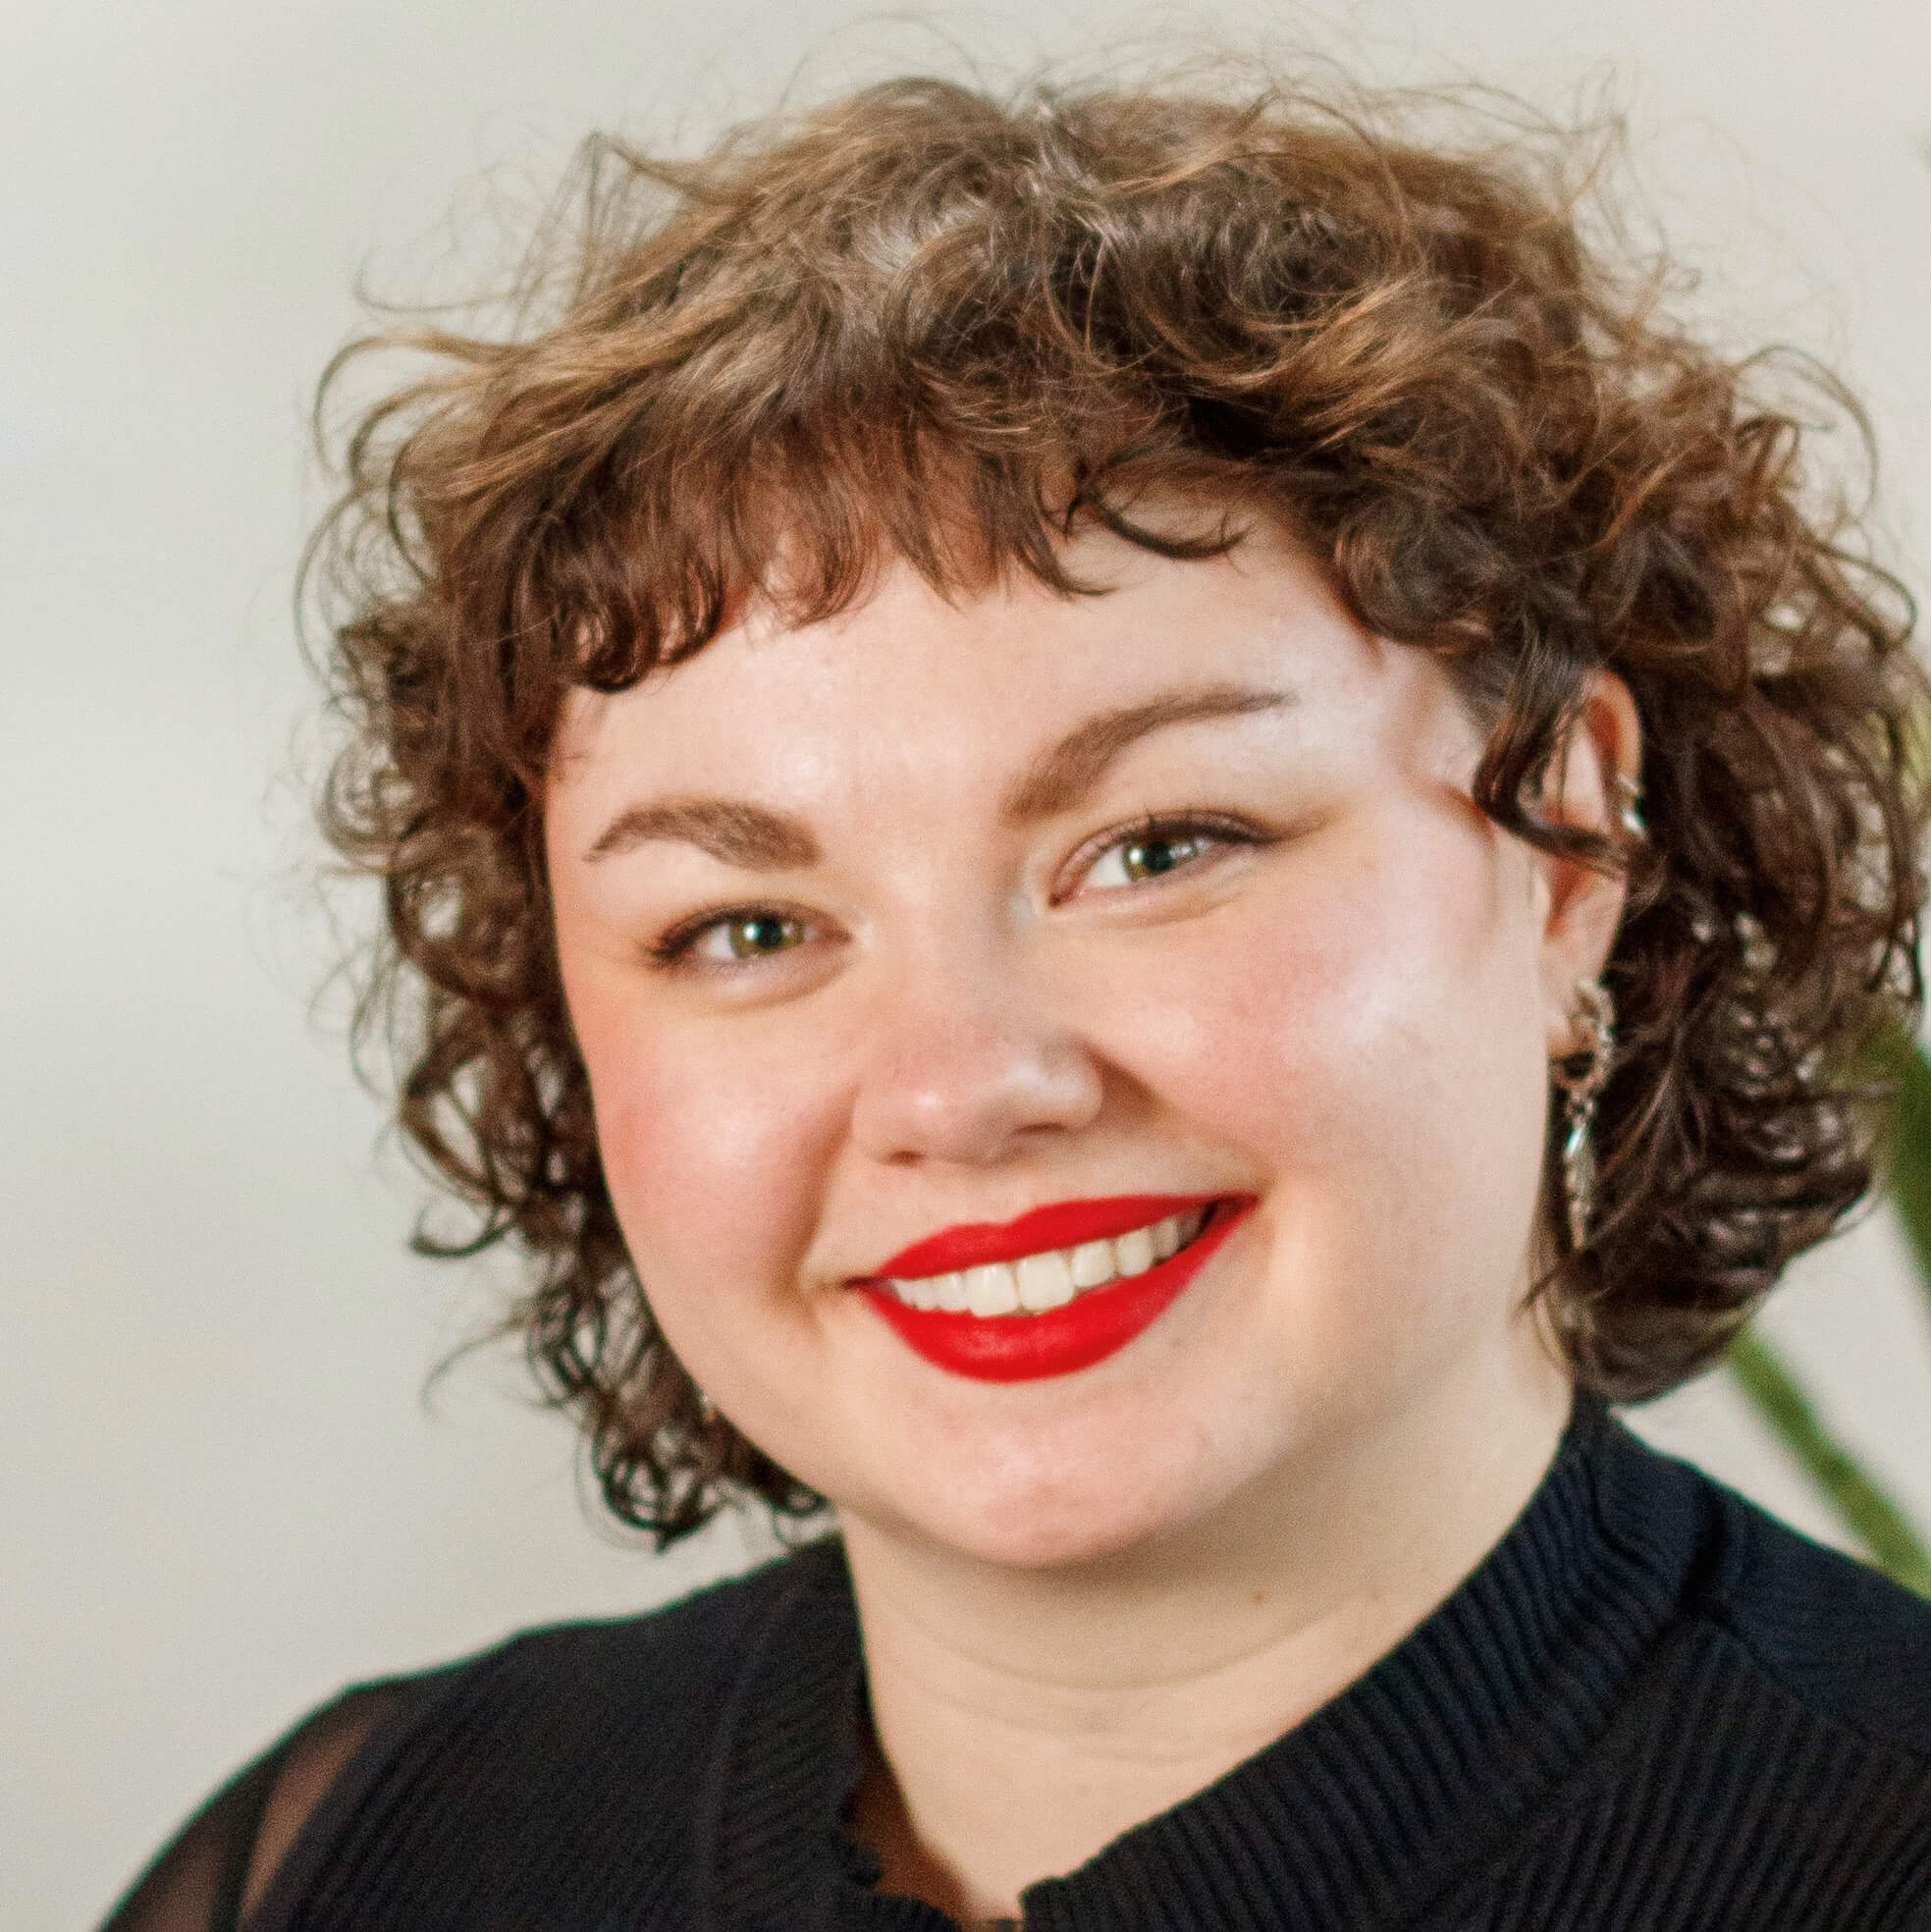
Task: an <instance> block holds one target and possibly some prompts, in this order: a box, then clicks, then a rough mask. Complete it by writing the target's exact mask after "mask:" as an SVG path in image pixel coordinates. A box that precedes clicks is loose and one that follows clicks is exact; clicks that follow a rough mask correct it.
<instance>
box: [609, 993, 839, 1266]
mask: <svg viewBox="0 0 1931 1932" xmlns="http://www.w3.org/2000/svg"><path fill="white" fill-rule="evenodd" d="M578 1037H579V1039H580V1041H581V1043H582V1046H583V1050H584V1055H585V1058H586V1060H587V1062H588V1064H589V1066H590V1071H591V1086H592V1091H593V1093H594V1095H595V1099H596V1113H597V1137H598V1144H599V1146H600V1148H601V1150H602V1153H603V1159H604V1170H605V1173H606V1175H607V1176H608V1179H609V1183H610V1188H611V1195H612V1199H613V1201H614V1202H615V1204H616V1206H617V1218H618V1221H619V1223H620V1224H621V1226H622V1228H623V1232H624V1238H625V1241H626V1243H627V1244H628V1246H629V1248H630V1251H631V1254H632V1257H633V1259H634V1260H635V1261H636V1263H637V1267H638V1271H639V1272H640V1274H642V1276H643V1277H644V1279H645V1281H646V1283H648V1284H651V1285H652V1286H653V1291H654V1292H655V1293H656V1294H658V1295H659V1296H660V1297H662V1296H665V1295H669V1294H671V1293H675V1292H677V1291H678V1289H679V1287H680V1285H681V1284H684V1283H687V1282H689V1283H698V1284H702V1286H703V1288H704V1290H705V1292H707V1293H709V1292H713V1291H715V1288H716V1285H717V1284H718V1283H720V1282H722V1281H731V1282H735V1283H740V1284H744V1285H746V1286H750V1285H752V1284H763V1283H783V1282H788V1281H789V1280H790V1278H791V1276H792V1272H793V1270H794V1267H795V1260H796V1255H797V1252H798V1250H799V1249H800V1248H801V1247H802V1245H803V1244H804V1242H805V1241H806V1240H807V1239H808V1238H809V1231H810V1225H811V1212H810V1200H811V1187H812V1185H813V1183H812V1178H811V1177H812V1171H813V1147H814V1141H813V1137H812V1136H811V1135H810V1134H809V1133H808V1132H803V1131H801V1125H802V1123H803V1121H804V1120H805V1119H806V1118H808V1116H809V1107H808V1105H807V1104H806V1102H805V1097H803V1096H801V1095H800V1094H798V1093H797V1092H796V1091H795V1083H794V1082H790V1081H786V1080H785V1079H784V1078H783V1077H782V1073H781V1070H780V1069H781V1062H780V1063H779V1065H778V1066H776V1067H775V1066H773V1065H771V1064H769V1063H767V1061H766V1060H765V1058H764V1056H761V1055H759V1054H757V1053H755V1052H740V1051H736V1050H733V1049H732V1048H731V1047H729V1046H725V1047H720V1045H719V1043H718V1042H717V1040H716V1039H715V1037H713V1036H712V1035H710V1034H709V1033H708V1031H706V1030H704V1029H699V1030H697V1031H696V1032H695V1033H688V1032H686V1031H685V1030H683V1029H680V1028H677V1027H674V1026H649V1027H647V1026H643V1025H640V1024H636V1023H634V1022H632V1023H631V1024H629V1025H627V1026H626V1025H623V1024H621V1023H620V1022H618V1023H616V1024H612V1025H609V1026H605V1027H599V1026H597V1025H595V1024H594V1023H587V1022H586V1021H580V1022H579V1032H578Z"/></svg>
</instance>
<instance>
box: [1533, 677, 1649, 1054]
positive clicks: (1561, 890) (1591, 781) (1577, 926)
mask: <svg viewBox="0 0 1931 1932" xmlns="http://www.w3.org/2000/svg"><path fill="white" fill-rule="evenodd" d="M1619 777H1621V778H1624V779H1626V780H1627V781H1628V784H1629V785H1634V786H1636V787H1638V788H1639V787H1640V784H1641V780H1642V725H1641V721H1640V720H1639V719H1638V717H1637V715H1636V700H1635V699H1634V698H1633V697H1631V695H1630V688H1629V686H1628V685H1627V684H1625V683H1624V682H1623V680H1622V679H1621V678H1620V677H1618V676H1617V675H1616V674H1615V672H1614V671H1595V672H1593V673H1592V674H1591V675H1590V678H1589V681H1588V682H1587V684H1586V685H1584V686H1583V692H1582V704H1581V705H1580V706H1579V707H1578V708H1577V710H1576V713H1575V715H1574V717H1573V719H1572V721H1571V724H1570V726H1569V730H1568V732H1567V734H1566V735H1565V736H1564V738H1563V741H1562V743H1561V744H1560V745H1559V746H1558V747H1557V750H1556V755H1555V757H1554V758H1553V759H1551V760H1550V762H1549V770H1548V776H1547V777H1546V778H1545V779H1544V780H1543V785H1542V797H1541V811H1542V816H1543V818H1544V819H1545V820H1547V821H1548V822H1549V823H1550V824H1552V825H1564V826H1575V827H1577V828H1579V829H1581V830H1583V831H1588V832H1602V833H1604V834H1605V835H1608V836H1611V837H1614V836H1616V835H1617V834H1618V833H1619V832H1621V831H1622V830H1623V813H1624V807H1625V805H1626V803H1627V800H1628V797H1629V793H1628V790H1627V787H1625V789H1624V790H1623V791H1622V792H1621V793H1619V790H1618V786H1617V782H1616V780H1617V778H1619ZM1535 857H1536V866H1537V870H1538V873H1539V884H1538V887H1537V896H1538V899H1539V901H1540V911H1541V916H1542V953H1541V977H1542V998H1543V1011H1544V1013H1545V1015H1546V1019H1547V1032H1548V1045H1549V1056H1550V1057H1551V1058H1552V1059H1559V1058H1562V1057H1564V1056H1565V1055H1567V1054H1570V1053H1573V1052H1575V1051H1577V1050H1578V1048H1579V1047H1581V1046H1582V1040H1581V1038H1580V1036H1579V1034H1578V1032H1577V1028H1576V1017H1575V1016H1576V1007H1577V999H1576V986H1577V983H1578V981H1589V980H1593V979H1595V978H1596V976H1597V975H1598V974H1599V973H1600V972H1601V971H1602V968H1603V965H1604V963H1605V962H1606V961H1607V959H1608V958H1609V949H1610V947H1611V946H1612V945H1613V944H1614V943H1615V940H1616V928H1617V926H1618V925H1619V924H1620V923H1621V921H1622V917H1623V907H1624V904H1625V902H1626V900H1627V898H1628V884H1627V882H1626V881H1625V880H1624V879H1623V878H1621V877H1620V876H1619V875H1617V874H1614V873H1602V872H1597V871H1596V870H1594V869H1593V868H1592V867H1589V866H1585V865H1582V864H1581V863H1579V862H1577V861H1575V860H1573V859H1561V858H1557V857H1555V856H1554V855H1553V854H1550V853H1545V852H1538V853H1537V854H1536V855H1535Z"/></svg>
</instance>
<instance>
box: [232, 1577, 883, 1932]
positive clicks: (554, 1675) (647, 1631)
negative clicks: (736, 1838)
mask: <svg viewBox="0 0 1931 1932" xmlns="http://www.w3.org/2000/svg"><path fill="white" fill-rule="evenodd" d="M812 1603H817V1604H820V1605H829V1606H831V1608H832V1611H833V1616H832V1618H831V1619H830V1620H828V1619H826V1618H824V1617H821V1618H820V1619H818V1627H819V1629H820V1631H821V1632H828V1631H829V1632H833V1633H835V1632H836V1631H837V1630H838V1629H839V1628H841V1625H842V1622H843V1621H845V1620H848V1618H849V1615H850V1613H849V1610H848V1605H849V1579H848V1574H847V1572H846V1570H845V1567H844V1560H843V1552H842V1548H841V1546H840V1545H838V1544H837V1543H835V1542H828V1543H825V1544H818V1545H813V1546H812V1547H810V1548H808V1549H805V1550H802V1551H799V1552H797V1553H796V1554H794V1555H792V1556H789V1557H786V1558H783V1559H781V1560H780V1561H778V1562H776V1563H772V1564H769V1565H767V1566H765V1567H764V1568H763V1569H761V1570H758V1571H754V1572H753V1573H751V1574H750V1575H749V1576H745V1577H738V1578H733V1579H731V1580H728V1581H726V1582H724V1583H716V1584H713V1585H711V1586H709V1587H707V1588H705V1589H702V1590H699V1591H697V1592H695V1593H694V1594H692V1595H689V1596H686V1597H683V1598H680V1599H679V1600H678V1601H676V1602H674V1603H670V1604H668V1605H666V1606H664V1607H663V1608H661V1609H657V1610H653V1611H649V1612H647V1613H645V1614H643V1615H641V1616H635V1617H624V1618H616V1619H609V1620H601V1621H596V1622H574V1623H565V1624H557V1625H552V1626H548V1627H545V1628H542V1629H536V1630H530V1631H525V1632H522V1633H520V1634H519V1635H517V1636H515V1637H510V1638H509V1639H508V1640H507V1641H505V1642H502V1643H499V1644H496V1645H494V1646H492V1647H491V1648H490V1649H487V1650H484V1651H482V1652H480V1653H478V1654H476V1655H473V1656H470V1657H467V1658H463V1659H459V1660H458V1661H456V1662H455V1663H451V1664H446V1665H443V1666H441V1667H440V1668H438V1669H435V1670H431V1671H425V1672H420V1673H417V1674H414V1675H411V1676H408V1677H402V1678H392V1679H386V1680H382V1681H380V1682H379V1683H377V1684H374V1685H371V1686H367V1687H362V1689H363V1690H378V1691H380V1692H382V1693H383V1695H384V1698H385V1714H384V1716H383V1718H382V1721H381V1722H379V1723H378V1724H377V1725H376V1726H375V1727H374V1729H373V1730H372V1731H370V1732H369V1734H368V1735H367V1736H366V1737H365V1738H364V1739H363V1740H362V1741H361V1743H360V1744H359V1746H358V1748H357V1749H356V1751H355V1753H354V1755H353V1756H352V1758H350V1759H349V1761H348V1762H347V1764H346V1765H345V1766H344V1767H343V1768H342V1769H341V1772H340V1775H339V1776H336V1777H335V1778H334V1779H333V1781H332V1782H331V1783H330V1785H329V1787H328V1789H327V1790H326V1791H325V1792H323V1793H321V1794H320V1795H319V1798H318V1800H317V1801H316V1802H315V1803H314V1804H313V1805H312V1807H311V1808H310V1809H309V1810H308V1812H307V1814H306V1816H305V1818H304V1819H303V1821H302V1825H301V1829H300V1831H299V1834H298V1836H296V1837H295V1839H294V1842H293V1843H292V1844H291V1845H290V1847H289V1850H288V1855H287V1857H286V1858H285V1859H283V1860H281V1861H280V1863H279V1866H278V1868H277V1870H276V1872H275V1876H274V1878H273V1881H272V1883H271V1884H270V1885H269V1887H268V1888H267V1891H266V1893H265V1895H264V1896H263V1897H262V1904H261V1912H260V1917H259V1919H258V1920H257V1919H250V1920H249V1924H250V1926H251V1927H254V1926H256V1925H259V1926H260V1927H262V1928H280V1927H283V1926H295V1925H300V1926H304V1927H306V1926H320V1925H333V1924H338V1923H349V1922H356V1914H358V1913H360V1914H362V1915H363V1916H365V1917H367V1916H369V1915H370V1914H375V1913H377V1907H378V1906H380V1907H381V1908H382V1909H386V1910H390V1911H391V1913H392V1916H393V1917H394V1918H395V1922H397V1923H399V1924H401V1923H407V1924H410V1925H411V1926H418V1927H430V1926H437V1925H441V1924H444V1923H449V1924H452V1925H455V1924H466V1923H468V1922H469V1921H468V1920H467V1919H465V1918H464V1917H463V1916H462V1912H463V1911H465V1910H467V1909H469V1908H471V1907H474V1908H476V1909H477V1910H481V1909H482V1907H483V1905H484V1904H485V1903H486V1902H487V1901H489V1900H491V1899H494V1900H495V1901H496V1904H497V1906H499V1907H500V1906H502V1905H503V1904H504V1903H505V1902H506V1901H514V1902H518V1903H527V1904H530V1905H531V1906H532V1908H533V1909H534V1908H535V1906H536V1905H540V1904H541V1902H542V1901H543V1900H544V1899H546V1898H551V1899H554V1898H555V1897H557V1896H563V1893H561V1892H558V1891H556V1890H555V1889H554V1888H556V1887H563V1888H564V1889H565V1890H566V1889H567V1887H568V1886H569V1885H570V1883H572V1877H571V1874H572V1873H575V1874H578V1875H579V1876H580V1874H581V1872H583V1871H585V1870H595V1871H599V1872H602V1873H604V1874H605V1875H606V1877H607V1879H608V1880H609V1881H610V1882H611V1883H612V1884H614V1885H619V1886H621V1885H631V1886H634V1887H637V1888H641V1890H640V1892H639V1894H638V1896H639V1897H640V1898H643V1899H646V1900H648V1899H649V1898H651V1897H654V1896H655V1894H656V1892H658V1891H660V1890H662V1889H663V1887H664V1886H666V1885H675V1884H677V1883H679V1882H681V1881H680V1877H679V1875H680V1874H681V1873H682V1872H683V1870H684V1868H685V1867H686V1866H687V1864H688V1851H689V1841H690V1834H691V1832H692V1830H693V1827H694V1825H695V1823H696V1821H697V1820H698V1818H699V1816H700V1815H701V1813H702V1812H703V1810H704V1807H705V1805H706V1803H707V1794H706V1781H707V1777H708V1775H709V1774H708V1770H707V1767H708V1765H709V1764H710V1762H711V1760H712V1759H713V1757H714V1756H715V1754H716V1748H717V1741H718V1739H719V1736H720V1734H721V1732H723V1731H724V1730H725V1729H727V1727H728V1726H729V1725H730V1723H731V1721H732V1713H733V1708H734V1705H735V1702H736V1700H737V1687H738V1685H739V1683H740V1682H741V1681H742V1680H743V1678H744V1676H745V1673H746V1671H747V1670H748V1669H749V1668H750V1667H751V1666H752V1665H753V1664H754V1663H755V1661H756V1660H757V1659H758V1658H759V1657H760V1656H761V1655H762V1654H763V1652H764V1651H765V1650H766V1649H767V1648H768V1647H769V1646H770V1645H771V1644H772V1643H773V1642H774V1641H776V1640H777V1638H778V1632H779V1630H780V1628H781V1629H782V1630H783V1631H784V1632H785V1633H786V1640H787V1641H788V1640H789V1637H790V1635H791V1634H793V1633H795V1631H796V1629H797V1621H796V1619H795V1617H794V1616H792V1615H790V1614H787V1613H790V1612H794V1611H795V1610H797V1608H798V1607H799V1606H800V1605H803V1604H812ZM832 1640H833V1642H834V1645H835V1638H833V1639H832ZM837 1647H842V1646H837ZM852 1649H853V1654H854V1655H855V1641H854V1643H853V1645H852ZM472 1895H473V1896H472ZM666 1909H669V1910H670V1912H671V1916H673V1917H674V1908H673V1907H669V1906H667V1907H666ZM382 1922H384V1923H387V1922H389V1921H388V1920H383V1921H382ZM641 1922H648V1923H656V1922H659V1921H658V1919H657V1918H656V1917H653V1916H652V1915H651V1914H650V1913H649V1912H646V1913H644V1915H643V1919H642V1921H641Z"/></svg>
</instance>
